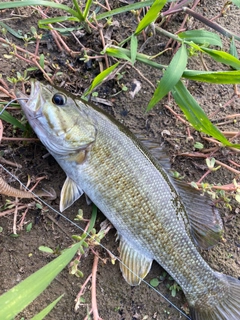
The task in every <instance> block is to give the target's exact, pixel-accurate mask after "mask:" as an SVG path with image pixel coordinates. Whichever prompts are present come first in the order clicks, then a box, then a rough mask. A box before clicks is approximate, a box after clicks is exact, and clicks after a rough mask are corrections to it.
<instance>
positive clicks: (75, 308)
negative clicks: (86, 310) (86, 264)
mask: <svg viewBox="0 0 240 320" xmlns="http://www.w3.org/2000/svg"><path fill="white" fill-rule="evenodd" d="M91 278H92V273H91V274H90V275H89V276H88V277H87V279H86V280H85V281H84V283H83V285H82V287H81V290H80V291H79V293H78V295H77V297H76V299H75V302H76V304H75V307H74V310H75V312H77V310H78V308H79V306H80V298H81V296H82V295H83V294H84V292H85V289H86V286H87V284H88V282H89V281H90V280H91Z"/></svg>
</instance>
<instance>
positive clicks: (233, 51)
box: [229, 38, 238, 59]
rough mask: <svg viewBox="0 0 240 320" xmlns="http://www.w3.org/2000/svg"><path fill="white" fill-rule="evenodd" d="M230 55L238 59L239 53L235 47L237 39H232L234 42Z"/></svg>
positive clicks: (231, 45) (231, 44) (232, 42)
mask: <svg viewBox="0 0 240 320" xmlns="http://www.w3.org/2000/svg"><path fill="white" fill-rule="evenodd" d="M229 53H230V54H231V55H232V56H234V57H235V58H237V59H238V52H237V48H236V45H235V39H234V38H232V41H231V43H230V49H229Z"/></svg>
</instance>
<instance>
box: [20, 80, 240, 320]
mask: <svg viewBox="0 0 240 320" xmlns="http://www.w3.org/2000/svg"><path fill="white" fill-rule="evenodd" d="M16 94H17V97H18V98H28V97H27V96H26V95H24V94H23V93H21V92H19V91H17V92H16ZM20 104H21V106H22V109H23V111H24V113H25V115H26V117H27V119H28V121H29V123H30V125H31V126H32V128H33V130H34V131H35V132H36V134H37V135H38V137H39V139H40V140H41V141H42V143H43V144H44V145H45V147H46V148H47V150H48V151H49V153H51V154H52V155H53V157H54V158H55V159H56V160H57V162H58V163H59V165H60V166H61V167H62V169H63V170H64V171H65V173H66V175H67V179H66V181H65V183H64V185H63V188H62V191H61V200H60V210H61V211H63V210H65V209H66V208H68V207H69V206H71V204H72V203H73V202H74V201H76V200H77V199H78V198H79V197H80V196H81V195H82V194H83V193H84V192H85V194H86V195H87V196H88V197H89V198H90V199H91V200H92V201H93V202H94V203H95V204H96V205H97V206H98V208H99V209H100V210H101V211H102V212H103V214H104V215H105V216H106V217H107V218H108V219H109V220H110V221H111V223H112V224H113V225H114V226H115V228H116V229H117V232H118V235H119V240H120V245H119V248H120V259H121V261H122V264H120V268H121V271H122V274H123V276H124V278H125V280H126V281H127V282H128V283H129V284H130V285H138V284H139V283H140V282H141V279H143V278H144V277H145V276H146V275H147V274H148V272H149V270H150V268H151V264H152V261H153V260H156V261H157V262H158V263H159V264H160V265H161V266H162V267H163V268H164V269H165V270H166V271H167V272H168V273H169V274H170V275H171V276H172V278H173V279H175V280H176V281H177V282H178V283H179V285H180V286H181V288H182V290H183V291H184V293H185V296H186V298H187V300H188V303H189V308H190V312H191V317H192V319H195V320H238V319H240V281H239V280H237V279H235V278H233V277H230V276H227V275H224V274H221V273H218V272H215V271H214V270H212V269H211V268H210V267H209V265H208V264H207V263H206V262H205V261H204V259H203V258H202V257H201V255H200V254H199V252H198V250H197V245H199V246H200V247H202V248H205V249H206V248H209V247H211V246H213V245H215V244H216V243H217V242H218V241H219V239H220V238H221V235H222V231H223V226H222V222H221V218H220V215H219V213H218V210H217V209H216V208H215V207H214V206H213V204H212V202H211V199H209V197H208V196H206V195H205V196H202V195H201V194H200V193H199V192H198V191H197V190H195V189H193V188H191V187H189V186H188V185H186V184H185V183H182V182H180V181H175V180H174V179H173V178H172V177H171V176H170V175H169V174H168V172H167V171H166V170H165V169H164V167H163V166H162V165H161V163H159V161H158V160H156V159H155V158H154V157H153V156H152V155H151V154H150V153H149V152H148V150H147V149H146V148H145V147H144V145H142V143H141V142H140V141H138V139H136V137H135V136H134V135H133V134H131V133H130V132H129V131H128V130H127V129H126V128H125V127H124V126H123V125H122V124H120V123H118V122H117V121H116V120H114V119H113V118H112V117H110V116H109V115H106V114H105V113H104V112H103V111H101V110H100V109H99V108H97V107H95V106H92V105H90V104H89V103H87V102H85V101H83V100H81V99H78V98H77V97H74V96H72V95H71V94H69V93H67V92H65V91H63V90H62V89H59V88H54V87H52V86H49V85H47V86H46V85H43V84H41V83H40V82H38V81H32V83H31V94H30V97H29V100H28V101H27V102H25V101H20ZM130 270H132V271H133V272H131V271H130Z"/></svg>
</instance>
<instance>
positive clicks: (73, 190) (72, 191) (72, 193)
mask: <svg viewBox="0 0 240 320" xmlns="http://www.w3.org/2000/svg"><path fill="white" fill-rule="evenodd" d="M82 194H83V190H82V189H81V188H80V187H79V186H78V185H77V184H76V182H75V181H73V180H72V179H70V178H69V177H67V179H66V180H65V182H64V185H63V187H62V191H61V200H60V211H61V212H62V211H64V210H65V209H67V208H68V207H70V206H71V205H72V204H73V203H74V202H75V201H76V200H77V199H79V198H80V197H81V195H82Z"/></svg>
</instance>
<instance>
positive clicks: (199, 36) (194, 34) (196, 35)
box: [178, 30, 222, 47]
mask: <svg viewBox="0 0 240 320" xmlns="http://www.w3.org/2000/svg"><path fill="white" fill-rule="evenodd" d="M178 36H179V38H181V39H184V40H187V41H193V42H194V43H197V44H203V45H204V44H205V45H209V44H210V45H212V46H219V47H222V41H221V38H220V37H219V35H218V34H216V33H213V32H210V31H206V30H189V31H184V32H180V33H179V34H178Z"/></svg>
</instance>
